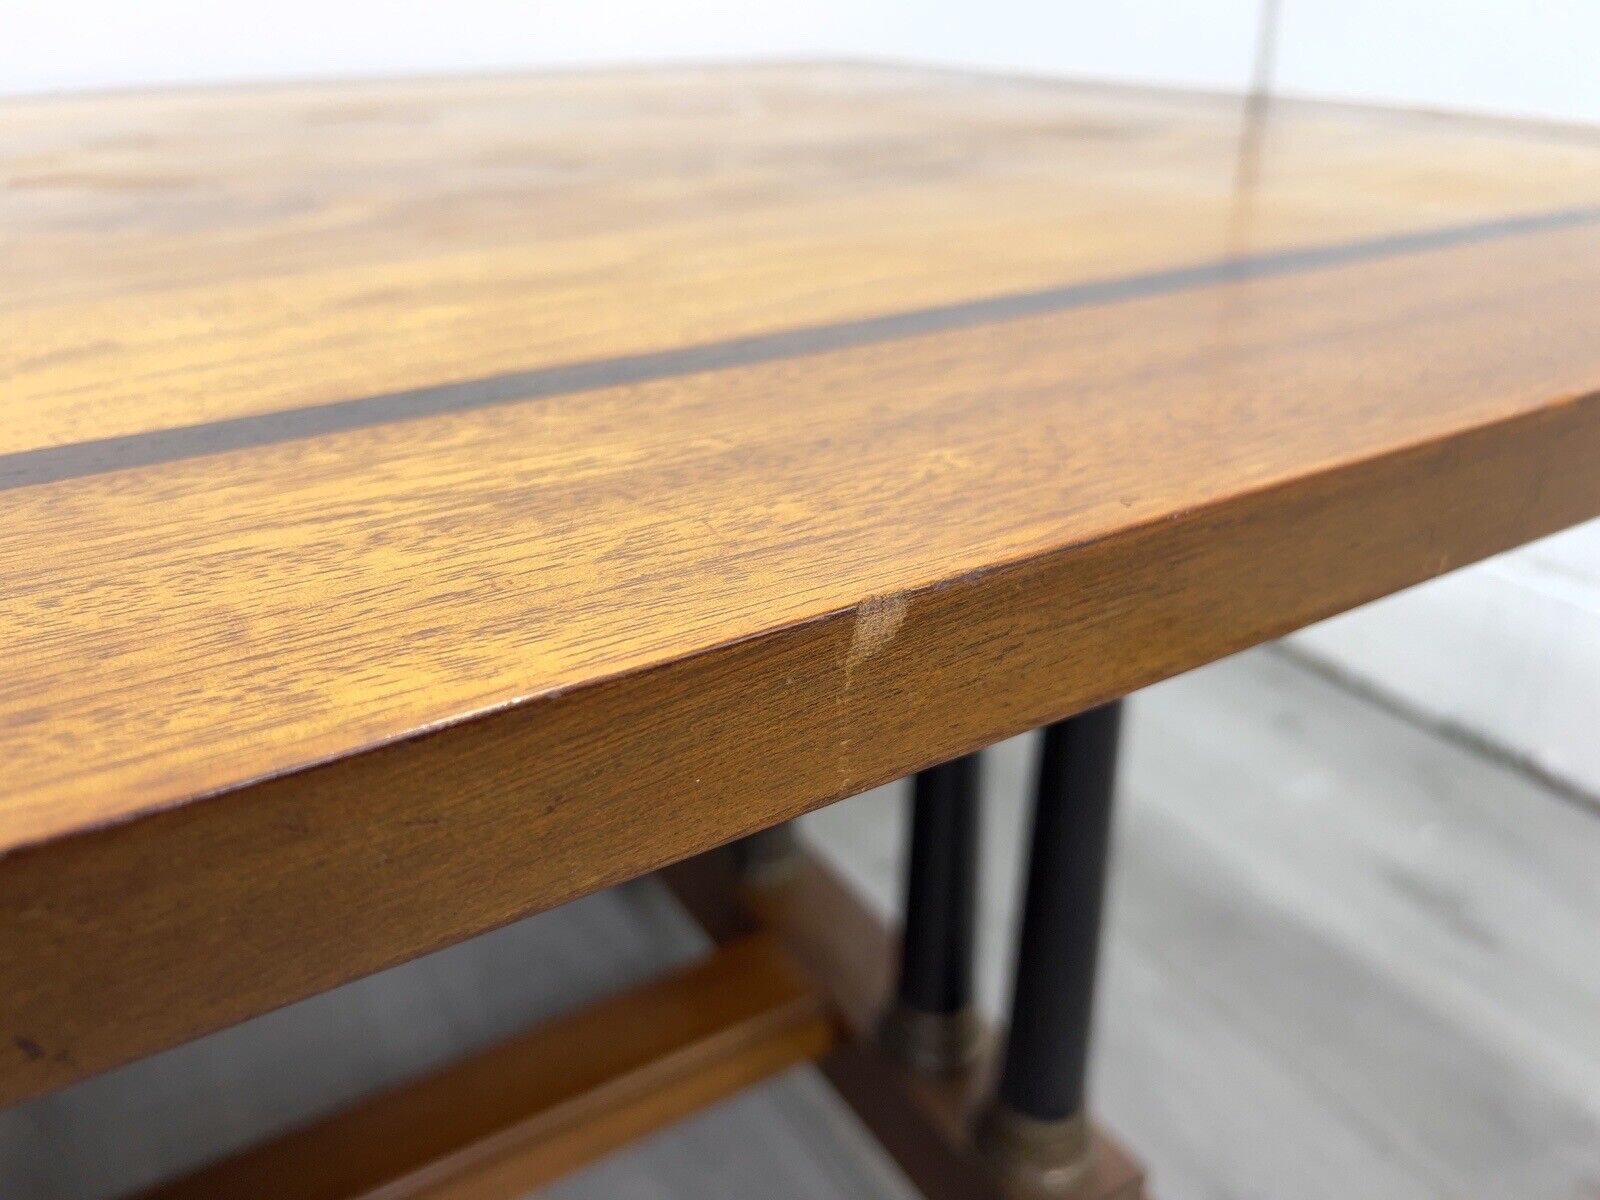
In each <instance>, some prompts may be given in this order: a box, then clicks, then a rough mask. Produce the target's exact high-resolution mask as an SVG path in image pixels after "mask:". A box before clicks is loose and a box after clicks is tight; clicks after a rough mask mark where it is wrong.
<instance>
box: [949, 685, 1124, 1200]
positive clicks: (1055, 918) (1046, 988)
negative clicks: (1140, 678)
mask: <svg viewBox="0 0 1600 1200" xmlns="http://www.w3.org/2000/svg"><path fill="white" fill-rule="evenodd" d="M1120 723H1121V703H1120V702H1116V703H1112V704H1107V705H1104V706H1102V707H1100V708H1096V709H1091V710H1090V711H1089V712H1086V713H1082V714H1081V715H1079V716H1076V717H1073V718H1071V719H1069V720H1066V721H1062V722H1059V723H1057V724H1055V725H1051V726H1049V727H1048V728H1047V729H1046V730H1045V735H1044V753H1043V756H1042V758H1041V761H1040V768H1039V787H1038V795H1037V798H1036V801H1035V805H1036V807H1035V811H1034V818H1033V844H1032V850H1031V852H1030V860H1029V866H1028V884H1027V894H1026V899H1025V901H1024V905H1023V914H1022V932H1021V937H1020V944H1019V947H1018V952H1017V971H1016V989H1015V993H1014V995H1013V998H1012V1012H1011V1027H1010V1031H1009V1033H1008V1035H1007V1039H1006V1050H1005V1058H1004V1061H1003V1065H1002V1067H1001V1074H1000V1084H999V1088H998V1091H997V1093H996V1096H995V1099H994V1102H993V1103H992V1104H991V1105H990V1107H989V1108H988V1109H987V1110H985V1111H984V1112H983V1113H982V1114H981V1115H980V1117H979V1121H978V1127H977V1139H978V1144H979V1147H980V1149H981V1151H982V1152H983V1153H984V1155H985V1157H986V1158H987V1159H988V1160H989V1161H990V1162H991V1163H992V1164H993V1165H994V1167H995V1168H996V1169H997V1170H998V1171H999V1172H1000V1173H1001V1174H1002V1175H1003V1176H1004V1177H1005V1178H1006V1179H1008V1180H1009V1181H1010V1182H1011V1183H1012V1184H1013V1185H1014V1187H1015V1190H1017V1191H1019V1192H1021V1193H1024V1194H1029V1195H1065V1194H1068V1193H1070V1191H1071V1190H1072V1188H1073V1187H1074V1186H1076V1184H1077V1183H1078V1182H1080V1181H1081V1180H1082V1179H1083V1178H1084V1176H1085V1175H1086V1173H1087V1171H1088V1167H1089V1125H1088V1120H1087V1118H1086V1116H1085V1113H1084V1083H1085V1075H1086V1070H1087V1066H1088V1049H1089V1018H1090V1010H1091V1007H1092V1003H1093V998H1094V977H1095V958H1096V952H1097V949H1098V945H1099V940H1100V909H1101V898H1102V896H1103V894H1104V885H1105V873H1106V852H1107V845H1108V841H1109V835H1110V830H1111V795H1112V786H1113V782H1114V778H1115V775H1116V760H1117V735H1118V729H1119V726H1120Z"/></svg>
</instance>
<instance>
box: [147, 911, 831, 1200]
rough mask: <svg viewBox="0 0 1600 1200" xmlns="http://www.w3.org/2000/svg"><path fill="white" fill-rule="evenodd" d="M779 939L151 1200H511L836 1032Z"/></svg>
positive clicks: (822, 1046) (724, 952)
mask: <svg viewBox="0 0 1600 1200" xmlns="http://www.w3.org/2000/svg"><path fill="white" fill-rule="evenodd" d="M835 1029H836V1027H835V1025H834V1024H833V1022H832V1021H831V1020H830V1019H829V1018H828V1017H827V1016H826V1015H825V1014H824V1012H823V1010H822V1006H821V1004H820V1003H819V1002H818V998H817V996H816V994H815V991H814V989H813V987H812V986H811V985H810V984H809V983H808V981H807V980H806V978H805V976H804V975H803V974H802V973H801V972H800V971H799V970H798V969H797V968H796V967H795V966H794V965H793V963H792V962H791V960H790V959H789V957H788V956H787V954H786V953H785V952H784V951H783V950H782V949H781V947H780V946H779V945H778V943H777V940H776V939H774V938H773V937H771V936H765V935H754V936H749V937H743V938H734V939H731V940H729V941H728V942H727V943H726V944H725V945H723V946H722V947H721V948H720V949H719V950H718V951H717V952H716V953H715V954H714V955H712V956H711V957H710V958H708V959H706V960H704V961H701V962H698V963H695V964H694V965H692V966H690V967H687V968H685V969H684V970H682V971H680V972H677V973H675V974H672V975H669V976H666V977H664V978H662V979H658V980H654V981H652V982H650V983H647V984H645V985H643V986H642V987H640V988H638V989H636V990H634V991H632V992H628V993H625V994H623V995H621V996H617V997H614V998H612V999H609V1000H603V1001H601V1002H600V1003H598V1004H595V1005H592V1006H590V1007H588V1008H585V1009H583V1010H581V1011H579V1012H576V1013H573V1014H571V1015H570V1016H567V1017H563V1018H560V1019H557V1020H555V1021H553V1022H551V1023H549V1024H547V1025H544V1026H541V1027H540V1028H538V1029H535V1030H533V1031H532V1032H530V1033H527V1034H524V1035H522V1036H521V1037H518V1038H515V1039H513V1040H512V1041H509V1042H507V1043H505V1044H503V1045H501V1046H498V1047H496V1048H494V1049H491V1050H489V1051H486V1052H484V1053H482V1054H479V1055H476V1056H473V1057H471V1058H468V1059H466V1060H464V1061H462V1062H459V1063H456V1064H454V1065H452V1066H450V1067H448V1068H446V1069H445V1070H443V1071H441V1072H439V1073H437V1074H435V1075H432V1076H429V1077H426V1078H424V1079H421V1080H418V1081H416V1082H413V1083H409V1084H404V1085H402V1086H400V1087H398V1088H396V1089H394V1090H392V1091H389V1092H385V1093H383V1094H380V1095H378V1096H376V1097H374V1098H372V1099H370V1100H367V1101H364V1102H362V1103H360V1104H358V1105H356V1106H355V1107H353V1108H350V1109H347V1110H346V1111H344V1112H342V1113H338V1114H335V1115H334V1116H332V1117H329V1118H327V1119H325V1120H323V1121H321V1122H319V1123H317V1124H315V1125H312V1126H309V1127H307V1128H305V1129H302V1130H298V1131H296V1132H293V1133H290V1134H288V1135H286V1136H284V1137H282V1138H279V1139H277V1140H276V1141H272V1142H268V1143H266V1144H265V1145H263V1146H260V1147H257V1148H255V1149H253V1150H248V1151H246V1152H244V1153H243V1154H241V1155H238V1156H237V1157H234V1158H231V1159H228V1160H226V1161H224V1162H222V1163H219V1164H217V1165H215V1166H213V1167H209V1168H206V1169H204V1170H201V1171H200V1172H198V1173H197V1174H194V1175H191V1176H189V1177H187V1178H185V1179H181V1180H178V1181H177V1182H174V1183H170V1184H166V1185H163V1186H161V1187H158V1188H155V1189H154V1190H153V1191H150V1192H148V1193H146V1194H145V1197H144V1200H264V1198H265V1197H275V1198H277V1197H281V1198H282V1200H355V1198H356V1197H361V1198H363V1200H513V1198H516V1197H522V1196H525V1195H526V1194H527V1193H528V1192H529V1191H530V1190H532V1189H533V1188H536V1187H539V1186H540V1185H542V1184H545V1183H548V1182H550V1181H551V1180H553V1179H555V1178H557V1177H559V1176H561V1175H564V1174H566V1173H567V1172H569V1171H571V1170H573V1169H575V1168H576V1167H579V1166H582V1165H583V1164H585V1163H587V1162H590V1161H592V1160H594V1159H596V1158H598V1157H600V1156H601V1155H603V1154H606V1153H608V1152H609V1151H612V1150H615V1149H617V1148H619V1147H621V1146H623V1145H626V1144H627V1143H628V1142H631V1141H633V1140H634V1139H636V1138H638V1137H640V1136H642V1135H644V1134H647V1133H651V1132H653V1131H654V1130H656V1129H659V1128H661V1127H662V1126H664V1125H668V1124H670V1123H672V1122H673V1121H676V1120H678V1119H680V1118H682V1117H684V1116H687V1115H688V1114H690V1113H692V1112H695V1111H697V1110H699V1109H701V1108H704V1107H706V1106H707V1105H709V1104H712V1103H715V1102H716V1101H718V1100H721V1099H723V1098H724V1097H726V1096H730V1095H732V1094H733V1093H735V1092H738V1091H740V1090H742V1089H743V1088H745V1087H748V1086H749V1085H750V1084H753V1083H756V1082H758V1081H759V1080H762V1079H765V1078H766V1077H768V1076H770V1075H772V1074H775V1073H776V1072H778V1071H781V1070H784V1069H785V1068H787V1067H790V1066H793V1065H795V1064H797V1063H801V1062H805V1061H807V1060H808V1059H812V1058H815V1057H816V1056H817V1055H819V1054H821V1053H823V1052H824V1051H826V1050H827V1049H828V1047H829V1046H831V1045H832V1044H833V1043H834V1041H835Z"/></svg>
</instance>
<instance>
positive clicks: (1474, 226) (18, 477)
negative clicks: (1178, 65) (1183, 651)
mask: <svg viewBox="0 0 1600 1200" xmlns="http://www.w3.org/2000/svg"><path fill="white" fill-rule="evenodd" d="M1596 223H1600V206H1591V207H1581V208H1566V209H1557V210H1555V211H1551V212H1541V213H1533V214H1529V215H1524V216H1516V217H1505V218H1500V219H1497V220H1492V221H1477V222H1472V223H1470V224H1464V225H1450V226H1446V227H1444V228H1441V229H1428V230H1422V231H1420V232H1415V233H1402V234H1395V235H1392V236H1388V237H1378V238H1367V239H1363V240H1360V241H1353V242H1341V243H1338V244H1335V245H1329V246H1313V247H1309V248H1306V249H1300V250H1280V251H1274V252H1270V253H1264V254H1249V255H1239V256H1236V257H1232V258H1224V259H1217V260H1214V261H1211V262H1205V263H1199V264H1196V265H1194V266H1187V267H1173V268H1168V269H1164V270H1159V271H1149V272H1145V273H1142V274H1138V275H1127V276H1123V277H1120V278H1116V279H1105V280H1097V281H1094V282H1089V283H1073V284H1066V285H1064V286H1060V287H1050V288H1041V289H1038V290H1036V291H1027V292H1011V293H1008V294H1006V295H1002V296H991V297H986V298H984V299H981V300H962V301H958V302H956V303H953V304H938V305H934V306H932V307H929V308H918V309H912V310H910V311H907V312H898V313H890V314H887V315H884V316H879V317H864V318H861V319H858V320H851V321H837V322H833V323H830V324H826V325H812V326H806V327H802V328H798V329H784V330H780V331H778V332H775V333H760V334H754V335H751V336H749V337H737V338H728V339H726V340H724V341H719V342H707V343H704V344H701V345H698V346H685V347H681V348H679V349H674V350H655V351H650V352H648V353H644V354H627V355H623V356H621V357H619V358H606V359H597V360H593V361H588V362H578V363H566V364H562V365H559V366H552V367H537V368H534V369H533V370H530V371H511V372H507V373H505V374H502V375H489V376H485V377H483V378H481V379H469V380H464V381H462V382H459V383H444V384H438V385H436V386H432V387H421V388H413V389H410V390H408V391H403V392H389V393H385V394H383V395H378V396H364V397H361V398H359V399H355V400H340V401H335V402H334V403H331V404H319V405H313V406H310V407H307V408H296V409H290V410H288V411H285V412H270V413H258V414H254V415H251V416H245V417H232V418H229V419H226V420H221V421H210V422H206V423H205V424H201V425H186V426H183V427H181V428H177V429H157V430H151V431H149V432H146V433H130V434H126V435H124V436H121V437H108V438H99V439H96V440H94V441H87V442H74V443H71V444H69V445H64V446H46V447H42V448H40V449H37V450H22V451H18V452H16V453H12V454H4V455H0V491H5V490H9V489H12V488H20V487H31V486H36V485H38V484H45V483H55V482H58V481H60V480H64V479H75V478H79V477H81V476H86V475H100V474H105V473H107V472H110V471H123V470H129V469H132V468H137V467H149V466H155V465H157V464H159V463H169V462H178V461H180V460H183V459H189V458H200V457H202V456H204V455H208V454H223V453H226V452H228V451H231V450H247V449H250V448H252V447H256V446H269V445H274V444H276V443H279V442H289V441H296V440H300V439H305V438H315V437H321V436H323V435H325V434H332V433H344V432H347V431H349V430H353V429H365V428H368V427H371V426H374V425H387V424H390V423H392V422H395V421H410V420H414V419H416V418H419V417H431V416H436V415H439V414H442V413H456V412H465V411H468V410H470V409H475V408H488V407H491V406H493V405H497V404H511V403H515V402H518V401H523V400H537V399H542V398H545V397H549V396H557V395H564V394H568V393H573V392H585V391H593V390H596V389H599V388H608V387H617V386H619V385H623V384H632V383H645V382H648V381H651V380H657V379H671V378H675V377H679V376H684V375H693V374H697V373H700V372H704V371H717V370H725V369H727V368H730V367H743V366H751V365H755V364H759V363H767V362H774V361H776V360H779V359H784V358H793V357H796V356H798V355H806V354H822V353H825V352H828V351H834V350H847V349H850V348H852V347H856V346H864V345H868V344H870V343H874V342H886V341H892V340H895V339H898V338H909V337H916V336H918V335H921V334H928V333H941V332H945V331H947V330H954V329H965V328H969V327H971V326H975V325H982V324H987V323H992V322H997V321H1009V320H1015V319H1017V318H1019V317H1031V316H1037V315H1041V314H1044V313H1052V312H1062V311H1065V310H1067V309H1074V308H1084V307H1088V306H1090V305H1095V304H1110V303H1115V302H1117V301H1122V300H1134V299H1140V298H1143V297H1147V296H1160V295H1165V294H1168V293H1172V292H1182V291H1189V290H1194V289H1197V288H1205V287H1211V286H1214V285H1217V284H1226V283H1235V282H1239V281H1241V280H1251V279H1268V278H1272V277H1274V276H1280V275H1289V274H1292V273H1294V272H1297V271H1310V270H1316V269H1318V268H1324V267H1337V266H1344V265H1348V264H1352V263H1360V262H1368V261H1371V260H1374V259H1381V258H1389V257H1393V256H1395V255H1400V254H1417V253H1421V252H1424V251H1429V250H1444V249H1448V248H1450V247H1452V246H1462V245H1467V244H1470V243H1474V242H1484V241H1489V240H1492V239H1496V238H1506V237H1516V236H1518V235H1522V234H1530V233H1543V232H1547V231H1550V230H1557V229H1568V228H1572V227H1574V226H1582V225H1592V224H1596Z"/></svg>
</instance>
